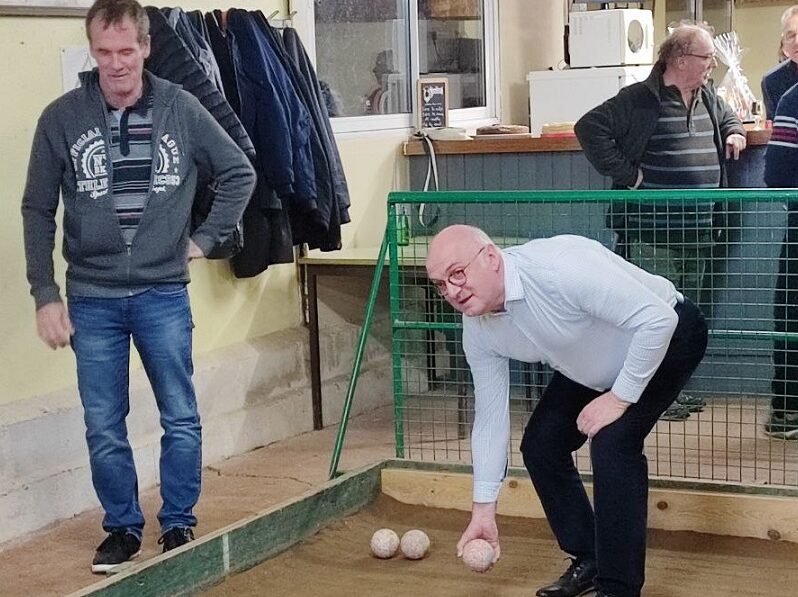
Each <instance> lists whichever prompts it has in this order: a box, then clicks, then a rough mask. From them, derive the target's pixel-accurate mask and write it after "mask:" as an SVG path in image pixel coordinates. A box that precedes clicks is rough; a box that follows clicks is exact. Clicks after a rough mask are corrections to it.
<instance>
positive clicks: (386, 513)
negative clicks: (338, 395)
mask: <svg viewBox="0 0 798 597" xmlns="http://www.w3.org/2000/svg"><path fill="white" fill-rule="evenodd" d="M467 522H468V515H467V513H463V512H457V511H454V510H436V509H431V508H427V509H425V508H417V507H413V506H408V505H406V504H402V503H399V502H396V501H394V500H392V499H390V498H387V497H384V496H381V497H379V498H378V499H377V500H376V501H375V502H374V503H373V504H371V505H370V506H368V507H367V508H365V509H364V510H362V511H360V512H359V513H357V514H356V515H354V516H350V517H347V518H344V519H341V520H339V521H336V522H335V523H333V524H332V525H330V526H328V527H327V528H325V529H323V530H322V531H321V532H320V533H318V534H317V535H315V536H313V537H311V538H309V539H307V540H306V541H304V542H302V543H300V544H299V545H297V546H295V547H294V548H293V549H291V550H289V551H287V552H285V553H283V554H280V555H279V556H277V557H275V558H273V559H271V560H268V561H266V562H264V563H262V564H261V565H259V566H257V567H255V568H253V569H251V570H248V571H245V572H243V573H241V574H238V575H236V576H233V577H231V578H229V579H227V580H226V581H225V582H223V583H222V584H219V585H217V586H215V587H212V588H211V589H209V590H208V591H207V592H205V593H204V595H208V596H214V597H229V596H232V595H236V596H246V595H276V596H283V595H285V596H291V597H302V596H308V597H311V596H313V597H316V596H319V595H323V596H340V597H351V596H353V595H356V596H359V595H369V596H372V595H400V594H401V595H412V594H413V593H412V592H413V591H416V592H418V595H424V596H431V597H449V596H452V597H454V596H455V595H456V596H458V597H462V596H468V597H478V596H479V597H489V596H490V597H496V596H501V597H504V596H507V597H515V596H518V597H521V596H523V597H529V596H531V595H534V593H535V591H536V590H537V588H538V587H540V586H542V585H544V584H547V583H548V582H550V581H551V580H553V579H555V578H557V577H558V576H559V575H560V574H561V573H562V571H563V570H564V569H565V567H566V566H567V562H566V561H565V559H564V555H563V554H562V552H560V551H559V549H558V548H557V545H556V543H555V542H554V540H553V538H552V536H551V533H550V531H549V529H548V526H547V525H546V523H545V522H544V521H541V520H530V519H522V518H507V517H502V518H500V521H499V529H500V532H501V533H502V557H501V560H500V561H499V562H498V564H497V565H496V566H495V567H494V568H493V569H492V570H491V571H490V572H488V573H486V574H477V573H475V572H471V571H470V570H468V569H467V568H466V567H465V566H464V565H463V563H462V562H461V561H460V560H459V559H458V558H457V557H456V556H455V544H456V542H457V540H458V539H459V536H460V533H461V532H462V530H463V529H464V528H465V525H466V523H467ZM383 527H388V528H392V529H394V530H395V531H396V532H397V533H399V534H400V535H401V534H402V533H403V532H405V531H407V530H409V529H411V528H421V529H423V530H424V531H426V532H427V533H428V535H429V536H430V538H431V540H432V547H431V550H430V553H429V555H428V556H427V557H426V558H425V559H423V560H419V561H412V560H407V559H404V558H403V557H402V556H401V555H398V556H395V557H394V558H392V559H390V560H379V559H377V558H374V557H372V555H371V552H370V549H369V539H370V538H371V534H372V533H373V532H374V531H375V530H377V529H378V528H383ZM796 587H798V545H792V544H788V543H777V542H772V541H764V540H756V539H738V538H731V537H718V536H713V535H702V534H698V533H688V532H680V533H672V532H671V533H669V532H661V531H652V532H650V533H649V550H648V566H647V582H646V587H645V590H644V592H643V595H644V596H645V597H697V596H701V597H729V596H735V595H739V596H743V595H744V596H746V597H755V596H758V595H762V596H764V595H773V596H777V595H778V596H782V595H784V596H786V595H795V594H796Z"/></svg>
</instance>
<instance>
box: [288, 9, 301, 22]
mask: <svg viewBox="0 0 798 597" xmlns="http://www.w3.org/2000/svg"><path fill="white" fill-rule="evenodd" d="M298 12H299V11H298V10H292V11H291V12H289V13H288V20H289V21H290V20H291V19H293V18H294V17H295V16H296V13H298Z"/></svg>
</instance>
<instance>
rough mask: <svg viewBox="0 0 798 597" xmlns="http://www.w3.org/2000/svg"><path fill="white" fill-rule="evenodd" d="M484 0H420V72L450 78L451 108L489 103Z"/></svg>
mask: <svg viewBox="0 0 798 597" xmlns="http://www.w3.org/2000/svg"><path fill="white" fill-rule="evenodd" d="M482 3H483V0H418V39H419V46H420V47H419V72H420V75H421V77H422V78H424V77H446V78H447V79H449V107H450V108H452V109H457V108H476V107H484V106H485V105H486V95H485V18H484V17H485V14H484V11H483V4H482Z"/></svg>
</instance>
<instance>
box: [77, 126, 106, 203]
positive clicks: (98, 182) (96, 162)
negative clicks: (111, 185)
mask: <svg viewBox="0 0 798 597" xmlns="http://www.w3.org/2000/svg"><path fill="white" fill-rule="evenodd" d="M69 153H70V155H71V156H72V165H73V166H74V168H75V176H76V177H77V187H78V188H77V190H78V192H79V193H81V192H82V193H89V196H90V197H91V198H92V199H98V198H99V197H102V196H103V195H107V194H108V153H107V151H106V147H105V139H103V134H102V132H101V131H100V127H96V126H95V127H93V128H91V129H89V130H87V131H86V132H85V133H83V134H82V135H81V136H80V137H78V139H77V141H75V142H74V143H73V144H72V147H71V148H70V150H69Z"/></svg>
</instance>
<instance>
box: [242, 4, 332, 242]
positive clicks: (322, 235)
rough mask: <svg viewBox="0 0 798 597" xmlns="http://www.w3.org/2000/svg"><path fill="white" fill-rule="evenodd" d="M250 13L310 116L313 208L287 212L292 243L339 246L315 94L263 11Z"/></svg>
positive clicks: (328, 168) (329, 169) (329, 171)
mask: <svg viewBox="0 0 798 597" xmlns="http://www.w3.org/2000/svg"><path fill="white" fill-rule="evenodd" d="M251 14H252V16H253V18H254V19H255V22H256V23H257V25H258V26H259V27H260V30H261V31H262V32H263V36H264V39H265V40H266V41H267V42H268V43H269V44H270V46H271V49H272V51H273V52H274V55H275V57H276V58H277V59H278V60H280V62H281V64H282V65H283V68H285V71H286V73H287V74H288V76H289V77H290V78H291V82H292V83H293V85H294V89H295V90H296V92H297V95H298V97H299V98H300V100H301V101H302V104H303V105H304V106H305V108H306V109H307V110H308V114H309V116H310V119H311V122H310V126H309V143H310V151H311V156H312V157H313V169H314V174H315V181H316V209H315V210H313V211H302V210H297V209H291V210H290V211H289V220H290V222H291V234H292V236H293V239H294V244H300V243H307V244H308V246H309V247H310V248H311V249H315V248H320V247H321V248H325V249H327V250H335V249H339V248H340V247H341V222H340V218H339V212H338V209H337V204H336V197H335V194H334V189H333V179H332V170H331V166H330V162H329V160H328V156H327V153H326V151H325V147H324V144H323V143H322V139H321V135H320V133H321V131H322V129H321V126H322V123H321V120H320V115H319V113H318V107H317V106H316V105H315V96H314V94H313V93H312V91H311V89H310V87H309V85H308V83H307V81H306V80H305V78H304V77H303V76H302V73H301V72H300V70H299V66H298V65H297V64H296V63H295V62H294V60H293V59H292V57H291V56H289V54H288V53H287V52H286V48H285V46H284V45H283V38H282V36H281V35H280V33H279V32H278V31H277V30H276V29H274V28H273V27H272V26H271V25H269V23H268V21H267V20H266V17H265V16H264V15H263V13H261V12H259V11H255V12H253V13H251Z"/></svg>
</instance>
